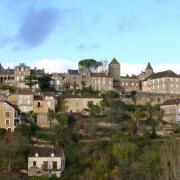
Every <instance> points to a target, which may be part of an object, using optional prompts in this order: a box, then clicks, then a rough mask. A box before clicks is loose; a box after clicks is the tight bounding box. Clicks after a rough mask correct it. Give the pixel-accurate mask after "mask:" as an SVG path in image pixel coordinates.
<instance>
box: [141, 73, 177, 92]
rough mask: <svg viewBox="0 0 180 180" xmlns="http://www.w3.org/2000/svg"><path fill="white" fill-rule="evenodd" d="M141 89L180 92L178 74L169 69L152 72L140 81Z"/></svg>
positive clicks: (145, 90)
mask: <svg viewBox="0 0 180 180" xmlns="http://www.w3.org/2000/svg"><path fill="white" fill-rule="evenodd" d="M142 91H144V92H149V93H168V94H180V76H179V75H177V74H176V73H174V72H173V71H171V70H167V71H162V72H158V73H153V74H151V75H150V76H149V77H147V78H146V79H144V80H143V81H142Z"/></svg>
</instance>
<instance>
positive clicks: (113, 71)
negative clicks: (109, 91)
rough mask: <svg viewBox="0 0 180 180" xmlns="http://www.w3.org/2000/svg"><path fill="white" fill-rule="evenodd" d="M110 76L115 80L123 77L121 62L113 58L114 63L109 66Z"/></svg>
mask: <svg viewBox="0 0 180 180" xmlns="http://www.w3.org/2000/svg"><path fill="white" fill-rule="evenodd" d="M108 72H109V75H110V76H111V77H112V78H113V80H119V77H120V75H121V66H120V64H119V62H118V61H117V60H116V59H115V58H113V59H112V61H111V62H110V63H109V65H108Z"/></svg>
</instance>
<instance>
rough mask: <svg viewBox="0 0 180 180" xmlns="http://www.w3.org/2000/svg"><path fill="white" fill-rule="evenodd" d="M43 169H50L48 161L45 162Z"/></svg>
mask: <svg viewBox="0 0 180 180" xmlns="http://www.w3.org/2000/svg"><path fill="white" fill-rule="evenodd" d="M43 169H48V161H43Z"/></svg>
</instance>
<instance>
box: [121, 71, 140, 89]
mask: <svg viewBox="0 0 180 180" xmlns="http://www.w3.org/2000/svg"><path fill="white" fill-rule="evenodd" d="M120 83H121V86H122V87H124V91H126V92H130V91H140V90H141V81H140V80H139V78H138V77H137V76H135V75H132V76H128V75H126V76H120Z"/></svg>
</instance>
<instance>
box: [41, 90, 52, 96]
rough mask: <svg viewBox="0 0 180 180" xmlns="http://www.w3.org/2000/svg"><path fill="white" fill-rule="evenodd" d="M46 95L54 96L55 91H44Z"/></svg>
mask: <svg viewBox="0 0 180 180" xmlns="http://www.w3.org/2000/svg"><path fill="white" fill-rule="evenodd" d="M43 95H44V96H54V92H52V91H48V92H43Z"/></svg>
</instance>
